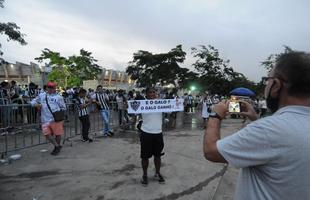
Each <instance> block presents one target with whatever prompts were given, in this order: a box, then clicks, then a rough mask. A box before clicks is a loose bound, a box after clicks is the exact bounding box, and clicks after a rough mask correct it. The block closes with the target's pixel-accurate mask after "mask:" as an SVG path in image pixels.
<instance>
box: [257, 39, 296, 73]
mask: <svg viewBox="0 0 310 200" xmlns="http://www.w3.org/2000/svg"><path fill="white" fill-rule="evenodd" d="M293 51H294V50H293V49H292V48H291V47H289V46H286V45H284V52H282V53H279V54H270V56H268V57H267V58H266V60H264V61H263V62H261V65H262V66H263V67H264V68H265V69H266V70H267V71H268V72H270V70H271V69H272V68H273V66H274V64H275V63H276V61H277V59H278V58H279V57H280V56H281V55H282V54H285V53H290V52H293Z"/></svg>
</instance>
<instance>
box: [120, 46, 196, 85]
mask: <svg viewBox="0 0 310 200" xmlns="http://www.w3.org/2000/svg"><path fill="white" fill-rule="evenodd" d="M185 55H186V53H185V52H184V51H183V50H182V45H178V46H176V47H175V48H173V49H171V50H170V51H169V52H167V53H159V54H153V53H151V52H148V51H143V50H140V51H138V52H136V53H134V54H133V61H131V62H129V65H128V67H127V69H126V72H127V73H128V74H129V75H130V76H131V79H133V80H136V82H137V84H138V85H139V86H140V87H145V86H154V85H156V84H157V83H160V84H162V85H163V84H173V85H174V86H178V87H182V86H183V85H184V84H185V83H186V82H187V81H186V79H187V78H188V76H187V75H189V76H193V72H190V71H189V70H188V69H186V68H182V67H180V65H179V64H180V63H183V62H184V60H185Z"/></svg>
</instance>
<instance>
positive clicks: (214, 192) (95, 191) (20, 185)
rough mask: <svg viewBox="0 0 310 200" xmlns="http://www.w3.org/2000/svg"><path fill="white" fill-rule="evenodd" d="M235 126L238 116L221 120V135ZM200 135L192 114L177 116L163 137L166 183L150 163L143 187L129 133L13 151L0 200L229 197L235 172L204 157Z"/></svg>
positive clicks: (0, 170)
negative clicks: (55, 151)
mask: <svg viewBox="0 0 310 200" xmlns="http://www.w3.org/2000/svg"><path fill="white" fill-rule="evenodd" d="M240 126H241V121H240V120H232V119H228V120H225V121H224V122H223V126H222V133H223V135H228V134H230V133H231V132H233V131H235V130H237V129H238V128H240ZM202 137H203V130H202V127H201V122H200V118H199V117H197V115H193V114H189V115H184V116H183V115H182V116H180V118H179V120H178V123H177V128H176V129H174V130H168V131H166V132H165V136H164V138H165V149H164V151H165V156H163V167H162V173H163V175H164V176H165V177H166V183H165V184H159V183H158V182H156V181H155V180H153V179H152V178H151V177H152V175H153V172H154V165H153V163H152V162H150V166H149V177H150V183H149V185H148V187H143V186H141V184H140V182H139V180H140V178H141V173H142V169H141V166H140V159H139V148H140V147H139V140H138V136H137V134H136V133H134V132H130V133H122V132H119V133H116V136H115V137H114V138H98V139H96V140H95V142H94V143H82V142H81V141H80V139H79V138H78V137H76V138H73V139H72V146H71V145H69V144H70V143H66V144H65V145H64V147H63V149H62V152H61V154H60V155H58V156H56V157H54V156H51V155H50V154H49V152H44V153H41V152H40V150H42V149H48V150H49V151H50V150H51V146H50V145H48V144H47V145H40V146H37V147H33V148H31V149H26V150H23V151H20V152H18V153H20V154H22V159H20V160H17V161H13V162H12V163H11V164H9V165H2V166H0V185H1V186H0V194H1V195H0V200H28V199H29V200H33V199H36V200H88V199H93V200H107V199H109V200H112V199H115V200H116V199H117V200H118V199H134V200H138V199H143V200H148V199H152V200H166V199H169V200H173V199H179V200H187V199H191V200H195V199H197V200H198V199H217V200H220V199H223V200H224V199H225V200H227V199H232V197H233V191H234V183H235V177H236V174H237V170H236V169H233V168H230V167H227V166H226V165H224V164H215V163H211V162H209V161H207V160H205V159H204V157H203V153H202Z"/></svg>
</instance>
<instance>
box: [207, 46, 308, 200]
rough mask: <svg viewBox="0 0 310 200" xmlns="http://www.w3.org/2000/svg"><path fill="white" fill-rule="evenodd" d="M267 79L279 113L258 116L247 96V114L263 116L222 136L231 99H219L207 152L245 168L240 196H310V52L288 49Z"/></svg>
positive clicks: (267, 95)
mask: <svg viewBox="0 0 310 200" xmlns="http://www.w3.org/2000/svg"><path fill="white" fill-rule="evenodd" d="M265 81H266V87H265V98H266V102H267V107H268V109H269V110H270V111H271V112H272V113H273V115H272V116H269V117H264V118H261V119H259V120H257V119H258V115H257V114H256V112H255V110H254V108H253V106H251V105H250V104H249V103H247V102H245V101H243V102H242V105H243V107H244V112H242V113H241V114H242V115H244V116H246V117H248V118H249V119H250V120H252V121H255V120H257V121H255V122H252V123H250V124H249V125H247V126H246V127H245V128H243V129H241V130H239V131H238V132H236V133H234V134H232V135H230V136H228V137H225V138H223V139H221V138H220V127H221V121H222V119H223V118H224V117H225V115H226V113H227V107H228V104H227V103H226V104H224V103H219V104H217V105H215V106H214V110H213V111H214V112H213V113H211V114H210V119H209V122H208V127H207V130H206V132H205V138H204V143H203V149H204V155H205V157H206V159H208V160H210V161H213V162H222V163H229V164H231V165H233V166H235V167H237V168H241V170H240V173H239V178H238V182H237V188H236V193H235V199H238V200H243V199H244V200H248V199H251V200H255V199H264V200H265V199H268V200H269V199H270V200H274V199H281V200H286V199H287V200H291V199H310V181H309V180H310V168H309V166H310V159H309V154H310V134H309V130H310V123H309V122H310V87H309V85H310V54H309V53H304V52H291V53H286V54H282V55H281V56H280V57H279V58H278V60H277V63H276V65H275V66H274V68H273V69H272V71H271V72H270V73H269V76H268V77H266V78H265Z"/></svg>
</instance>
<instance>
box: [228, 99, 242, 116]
mask: <svg viewBox="0 0 310 200" xmlns="http://www.w3.org/2000/svg"><path fill="white" fill-rule="evenodd" d="M228 112H230V113H239V112H240V103H239V102H235V101H231V102H229V108H228Z"/></svg>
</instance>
